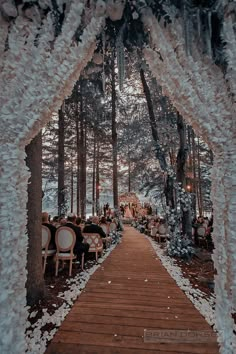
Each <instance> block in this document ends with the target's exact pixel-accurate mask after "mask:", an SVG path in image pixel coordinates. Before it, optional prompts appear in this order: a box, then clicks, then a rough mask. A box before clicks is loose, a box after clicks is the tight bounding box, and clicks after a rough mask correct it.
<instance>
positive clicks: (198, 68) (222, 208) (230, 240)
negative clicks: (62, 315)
mask: <svg viewBox="0 0 236 354" xmlns="http://www.w3.org/2000/svg"><path fill="white" fill-rule="evenodd" d="M64 2H65V3H66V12H65V16H66V19H65V21H64V25H63V27H62V31H61V33H60V34H59V35H58V36H57V37H55V33H54V26H53V23H52V18H51V16H50V12H49V13H48V15H47V16H46V17H45V18H42V19H40V14H39V13H37V10H36V9H32V11H28V12H27V14H24V13H22V12H19V14H18V16H17V11H16V9H15V7H14V6H15V5H14V2H13V1H11V0H5V1H4V2H1V4H0V5H1V6H2V8H1V9H2V11H3V12H4V13H5V17H3V16H2V15H1V14H0V82H1V92H0V120H1V125H0V136H1V144H0V156H1V164H0V225H1V231H0V232H1V237H0V246H1V251H2V257H1V268H0V288H1V293H0V306H1V313H0V330H1V338H0V346H1V352H2V353H4V354H5V353H7V354H11V353H14V354H15V353H23V352H24V351H25V338H24V332H25V322H26V316H27V311H26V309H25V295H26V294H25V286H24V284H25V281H26V270H25V266H26V251H27V236H26V235H25V225H26V201H27V193H26V190H27V181H28V177H29V175H28V171H27V169H26V167H25V162H24V159H25V152H24V149H25V145H26V144H28V143H29V142H30V140H31V139H32V138H33V137H34V136H35V135H36V134H37V133H38V132H39V130H40V129H41V128H42V127H43V126H44V125H45V124H46V123H47V122H48V120H49V119H50V117H51V113H52V111H55V110H57V109H58V108H59V106H60V105H61V102H62V100H63V99H64V97H65V96H67V95H68V94H69V93H70V92H71V90H72V88H73V85H74V83H75V81H76V80H77V79H78V77H79V74H80V72H81V70H82V69H83V68H84V66H85V65H86V63H87V62H88V60H90V58H91V57H92V55H93V52H94V49H95V46H96V35H97V34H99V33H100V31H101V28H102V25H103V19H104V16H105V15H104V12H105V10H106V5H105V3H104V2H103V1H102V0H99V1H98V2H97V8H89V9H88V8H85V3H86V2H85V1H83V0H67V1H60V2H57V3H58V4H60V6H62V4H63V3H64ZM3 3H4V6H3V5H2V4H3ZM108 3H109V9H108V15H109V16H110V18H111V19H119V18H120V17H121V16H122V13H123V9H124V8H123V5H122V2H120V1H119V2H118V4H119V6H117V3H116V2H114V1H109V2H108ZM226 3H227V2H226ZM40 4H41V5H42V8H43V7H44V6H45V8H46V7H47V6H48V5H49V4H50V1H47V0H45V1H44V0H40ZM84 9H85V11H83V10H84ZM34 10H35V12H34ZM144 10H145V11H144ZM144 10H143V11H144V12H143V22H144V24H145V28H147V29H149V30H150V37H151V44H152V46H151V47H150V48H146V49H145V50H144V55H145V58H146V60H147V62H148V64H149V66H150V69H151V70H152V72H153V75H154V76H155V77H156V78H157V79H158V80H159V83H160V84H161V85H162V87H163V91H164V93H166V94H167V95H168V96H169V97H170V98H171V100H172V101H173V104H174V105H175V106H176V108H177V109H178V110H179V112H180V113H181V114H182V115H183V116H184V118H185V120H186V121H187V122H188V123H189V124H191V125H192V126H193V127H194V129H195V130H196V132H197V133H198V134H201V135H202V136H203V137H204V139H205V140H206V141H207V142H208V143H209V145H210V146H211V147H212V149H213V151H214V153H215V160H214V167H213V174H212V176H213V187H212V200H213V203H214V216H215V225H214V242H215V245H216V249H215V252H214V261H215V266H216V269H217V276H216V278H215V288H216V300H217V302H216V318H217V320H216V326H217V329H218V330H219V331H221V330H223V331H222V332H221V333H222V335H221V336H220V337H219V340H220V344H221V353H227V354H230V353H233V352H235V348H234V337H233V320H232V318H231V316H230V314H231V311H232V308H233V307H235V304H236V262H235V257H236V256H235V255H236V249H235V247H236V246H235V245H236V242H235V241H236V240H235V230H236V218H235V214H236V203H235V199H236V196H235V194H236V192H235V191H236V178H235V176H236V171H235V169H236V167H235V163H234V159H235V156H236V134H235V133H236V132H235V129H236V128H235V124H236V123H235V120H234V119H233V118H234V117H235V102H234V101H233V99H234V98H233V97H235V90H236V88H235V85H236V84H235V82H236V78H235V68H236V53H235V52H236V49H235V48H236V46H235V33H234V29H233V20H232V19H231V15H230V14H227V17H226V19H225V22H224V28H223V33H222V35H223V36H224V39H225V41H226V56H227V58H228V73H227V75H226V77H224V76H223V74H222V71H221V70H220V68H218V67H217V66H216V65H214V64H213V63H212V61H211V60H210V59H209V58H207V57H203V56H202V54H201V53H200V52H199V51H198V49H197V47H196V46H193V57H191V56H189V57H186V53H185V49H184V43H183V38H182V28H181V25H180V23H179V22H178V20H173V23H172V24H169V25H168V26H167V27H166V28H164V26H162V25H161V24H159V23H158V22H157V20H156V19H155V17H154V16H152V14H151V12H150V11H147V9H144ZM6 16H10V17H16V16H17V17H16V19H15V21H14V23H13V22H11V25H10V26H9V23H8V22H7V20H6ZM79 26H80V27H81V28H82V29H83V31H82V35H81V36H80V42H79V44H77V42H76V41H75V40H74V34H75V32H76V31H77V29H78V27H79ZM6 43H7V46H6ZM225 78H227V79H228V81H226V80H225ZM229 93H231V94H234V96H233V95H231V96H230V95H229ZM12 212H14V217H12ZM12 250H14V252H12Z"/></svg>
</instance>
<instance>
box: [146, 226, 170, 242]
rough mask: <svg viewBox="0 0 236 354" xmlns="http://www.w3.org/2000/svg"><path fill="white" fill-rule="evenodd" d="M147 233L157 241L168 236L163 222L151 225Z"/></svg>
mask: <svg viewBox="0 0 236 354" xmlns="http://www.w3.org/2000/svg"><path fill="white" fill-rule="evenodd" d="M149 235H150V236H151V237H152V238H153V239H154V240H155V241H157V242H161V241H162V240H166V239H167V238H168V236H169V235H168V229H167V227H166V226H165V225H164V224H160V225H158V226H152V227H151V228H150V232H149Z"/></svg>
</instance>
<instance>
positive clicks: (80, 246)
mask: <svg viewBox="0 0 236 354" xmlns="http://www.w3.org/2000/svg"><path fill="white" fill-rule="evenodd" d="M75 222H76V215H75V214H73V213H70V214H68V216H67V222H66V224H65V225H63V226H67V227H70V228H71V229H72V230H74V232H75V235H76V241H75V247H74V253H75V254H76V255H77V257H78V258H79V259H80V260H81V256H82V253H85V256H86V254H87V253H88V250H89V244H88V243H85V242H84V243H83V240H84V238H83V235H82V232H81V228H80V227H79V226H77V225H76V224H75Z"/></svg>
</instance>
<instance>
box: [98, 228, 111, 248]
mask: <svg viewBox="0 0 236 354" xmlns="http://www.w3.org/2000/svg"><path fill="white" fill-rule="evenodd" d="M99 226H101V228H102V229H103V231H104V232H105V234H106V238H103V239H102V241H103V242H104V243H105V244H106V247H109V246H110V245H111V237H109V225H108V224H101V225H99Z"/></svg>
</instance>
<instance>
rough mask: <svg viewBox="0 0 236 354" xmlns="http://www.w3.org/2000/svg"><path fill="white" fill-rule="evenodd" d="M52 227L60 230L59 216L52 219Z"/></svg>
mask: <svg viewBox="0 0 236 354" xmlns="http://www.w3.org/2000/svg"><path fill="white" fill-rule="evenodd" d="M52 225H54V226H55V227H56V228H58V227H59V226H60V222H59V216H54V217H53V219H52Z"/></svg>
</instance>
